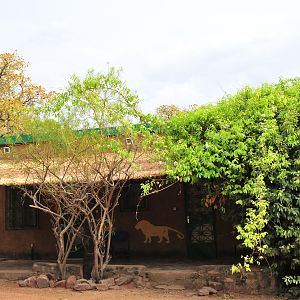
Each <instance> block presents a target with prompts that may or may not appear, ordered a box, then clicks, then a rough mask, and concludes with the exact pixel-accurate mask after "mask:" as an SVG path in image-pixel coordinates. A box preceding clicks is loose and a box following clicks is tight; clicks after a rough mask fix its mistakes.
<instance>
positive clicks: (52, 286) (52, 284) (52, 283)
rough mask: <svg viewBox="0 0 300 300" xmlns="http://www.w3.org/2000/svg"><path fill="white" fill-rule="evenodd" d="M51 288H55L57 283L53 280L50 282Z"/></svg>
mask: <svg viewBox="0 0 300 300" xmlns="http://www.w3.org/2000/svg"><path fill="white" fill-rule="evenodd" d="M49 286H50V287H51V288H54V286H55V281H54V280H53V279H51V280H49Z"/></svg>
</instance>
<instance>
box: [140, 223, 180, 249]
mask: <svg viewBox="0 0 300 300" xmlns="http://www.w3.org/2000/svg"><path fill="white" fill-rule="evenodd" d="M134 228H135V229H136V230H141V231H142V233H143V234H144V236H145V240H144V243H151V241H152V240H151V238H152V237H158V238H159V240H158V243H161V242H162V241H163V240H165V242H166V243H167V244H169V243H170V238H169V231H173V232H176V233H177V237H178V238H179V239H183V238H184V235H183V234H182V233H181V232H180V231H178V230H176V229H174V228H171V227H168V226H156V225H153V224H151V223H150V222H148V221H147V220H141V221H139V222H138V223H137V224H136V225H135V227H134Z"/></svg>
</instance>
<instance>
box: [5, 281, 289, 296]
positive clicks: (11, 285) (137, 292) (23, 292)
mask: <svg viewBox="0 0 300 300" xmlns="http://www.w3.org/2000/svg"><path fill="white" fill-rule="evenodd" d="M188 298H189V299H201V300H219V299H220V300H225V299H226V300H227V299H228V300H229V299H230V300H248V299H249V300H282V299H283V298H280V297H275V296H269V295H259V296H254V295H241V294H231V295H226V294H224V295H219V296H208V297H198V296H193V293H192V292H190V291H169V292H168V291H160V290H149V289H145V290H144V289H131V290H125V289H123V290H122V289H121V290H109V291H105V292H100V291H87V292H75V291H71V290H66V289H62V288H56V289H50V288H47V289H32V288H21V287H19V286H18V285H17V283H16V282H13V281H5V280H1V281H0V299H1V300H2V299H3V300H4V299H5V300H19V299H20V300H21V299H22V300H54V299H55V300H79V299H80V300H121V299H126V300H138V299H145V300H150V299H157V300H160V299H178V300H179V299H188Z"/></svg>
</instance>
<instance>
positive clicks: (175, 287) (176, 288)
mask: <svg viewBox="0 0 300 300" xmlns="http://www.w3.org/2000/svg"><path fill="white" fill-rule="evenodd" d="M168 289H169V290H173V291H183V290H185V287H184V286H182V285H178V284H171V285H168Z"/></svg>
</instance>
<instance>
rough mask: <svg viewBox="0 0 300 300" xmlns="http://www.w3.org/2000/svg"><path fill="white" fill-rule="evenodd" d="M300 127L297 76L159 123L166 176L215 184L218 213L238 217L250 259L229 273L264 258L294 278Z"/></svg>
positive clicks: (299, 220)
mask: <svg viewBox="0 0 300 300" xmlns="http://www.w3.org/2000/svg"><path fill="white" fill-rule="evenodd" d="M299 125H300V79H299V78H295V79H289V80H280V81H279V82H278V83H276V84H273V85H271V84H264V85H262V86H261V87H259V88H250V87H245V88H244V89H242V90H241V91H239V92H237V93H236V94H235V95H227V96H225V97H224V98H223V99H221V100H220V101H219V102H218V103H217V104H216V105H206V106H202V107H199V108H198V109H195V110H193V111H188V112H182V113H180V114H178V115H176V116H174V117H172V118H170V119H169V120H165V121H164V122H163V123H162V126H161V131H162V133H163V134H162V135H160V136H159V137H158V138H157V142H156V149H157V152H158V154H159V157H160V159H161V160H163V161H164V163H165V165H166V172H167V174H168V176H169V178H172V179H173V180H177V181H181V182H187V183H192V184H193V183H197V182H199V181H203V180H206V181H207V182H213V183H214V184H215V185H216V186H217V189H218V191H219V192H220V193H221V194H222V195H223V198H222V199H226V201H225V203H223V204H222V205H221V207H222V209H223V210H227V213H229V212H230V211H232V209H233V208H234V209H235V211H237V212H238V214H233V215H234V216H233V222H234V223H235V224H236V230H237V239H238V240H240V241H241V243H242V245H243V246H244V247H245V248H247V249H248V253H249V254H248V255H245V256H244V259H243V262H242V263H241V264H239V265H237V266H234V267H233V270H234V271H237V270H241V269H243V270H244V271H247V270H249V269H250V266H251V264H253V263H261V262H262V261H265V260H267V262H268V263H270V266H271V268H272V270H273V271H274V272H275V273H276V274H278V276H279V278H281V279H282V278H285V279H284V282H285V283H291V282H292V283H295V282H298V280H299V277H297V276H298V275H299V273H300V271H299V270H300V269H299V268H300V193H299V192H300V128H299ZM223 202H224V201H223ZM199 205H200V203H199ZM228 207H230V210H229V209H228Z"/></svg>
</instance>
